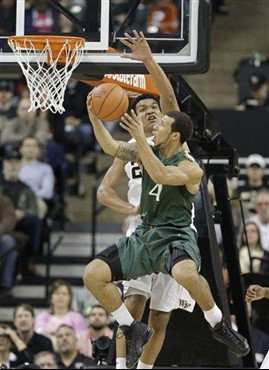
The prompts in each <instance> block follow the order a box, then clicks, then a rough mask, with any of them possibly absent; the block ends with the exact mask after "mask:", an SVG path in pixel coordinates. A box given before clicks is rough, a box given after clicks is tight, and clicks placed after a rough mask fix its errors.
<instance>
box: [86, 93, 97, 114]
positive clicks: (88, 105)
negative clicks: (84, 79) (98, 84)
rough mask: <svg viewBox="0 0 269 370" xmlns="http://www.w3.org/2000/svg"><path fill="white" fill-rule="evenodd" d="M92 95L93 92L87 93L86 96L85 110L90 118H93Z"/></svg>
mask: <svg viewBox="0 0 269 370" xmlns="http://www.w3.org/2000/svg"><path fill="white" fill-rule="evenodd" d="M92 94H93V90H92V91H91V92H89V94H88V96H87V103H86V105H87V110H88V113H89V115H90V116H95V115H94V113H93V111H92V105H91V104H92Z"/></svg>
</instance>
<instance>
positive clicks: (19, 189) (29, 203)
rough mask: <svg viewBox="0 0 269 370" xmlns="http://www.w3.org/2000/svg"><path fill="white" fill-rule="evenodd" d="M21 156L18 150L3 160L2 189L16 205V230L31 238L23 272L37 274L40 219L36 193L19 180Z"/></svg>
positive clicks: (23, 253)
mask: <svg viewBox="0 0 269 370" xmlns="http://www.w3.org/2000/svg"><path fill="white" fill-rule="evenodd" d="M20 170H21V157H20V154H19V153H18V152H15V151H13V152H10V153H8V154H7V155H6V156H5V159H4V162H3V178H2V179H1V182H0V191H1V192H2V193H3V194H4V195H5V196H7V197H8V198H9V199H11V200H12V202H13V204H14V206H15V216H16V222H17V223H16V228H15V230H16V231H21V232H23V233H25V234H26V235H27V236H28V237H29V240H28V242H27V244H26V248H25V250H24V251H23V252H22V254H21V264H22V273H23V275H25V276H28V275H33V274H35V273H36V272H35V267H34V265H33V264H32V257H33V255H34V254H36V253H37V252H38V249H39V241H40V220H39V217H38V210H37V201H36V197H35V194H34V193H33V192H32V190H31V189H30V188H29V187H28V186H27V185H26V184H24V183H23V182H21V181H20V180H19V173H20Z"/></svg>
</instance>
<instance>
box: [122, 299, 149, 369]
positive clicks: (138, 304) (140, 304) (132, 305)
mask: <svg viewBox="0 0 269 370" xmlns="http://www.w3.org/2000/svg"><path fill="white" fill-rule="evenodd" d="M146 302H147V298H146V297H145V296H144V295H141V294H134V295H130V296H127V297H126V298H125V299H124V303H125V306H126V307H127V309H128V311H129V312H130V314H131V315H132V317H133V318H134V319H135V320H136V321H141V320H142V317H143V314H144V311H145V306H146ZM116 357H117V360H116V368H117V369H126V340H125V336H124V335H123V332H122V331H121V329H120V327H119V328H118V331H117V336H116Z"/></svg>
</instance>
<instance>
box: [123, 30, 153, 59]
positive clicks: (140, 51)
mask: <svg viewBox="0 0 269 370" xmlns="http://www.w3.org/2000/svg"><path fill="white" fill-rule="evenodd" d="M133 32H134V37H132V36H130V35H129V34H128V33H127V32H125V34H124V36H125V37H126V38H125V39H124V38H121V39H120V41H121V42H122V44H124V45H125V46H128V48H130V49H131V51H132V52H131V54H129V53H124V54H121V58H128V59H133V60H140V61H141V62H145V61H146V60H149V59H152V53H151V50H150V47H149V44H148V43H147V40H146V38H145V36H144V34H143V32H139V33H138V32H137V31H136V30H134V31H133Z"/></svg>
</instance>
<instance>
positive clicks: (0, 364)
mask: <svg viewBox="0 0 269 370" xmlns="http://www.w3.org/2000/svg"><path fill="white" fill-rule="evenodd" d="M10 331H11V329H10V327H9V326H8V325H6V324H2V323H0V368H1V369H11V368H14V367H16V366H17V363H16V356H15V355H14V353H12V352H11V348H12V345H13V342H12V339H11V336H10Z"/></svg>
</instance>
